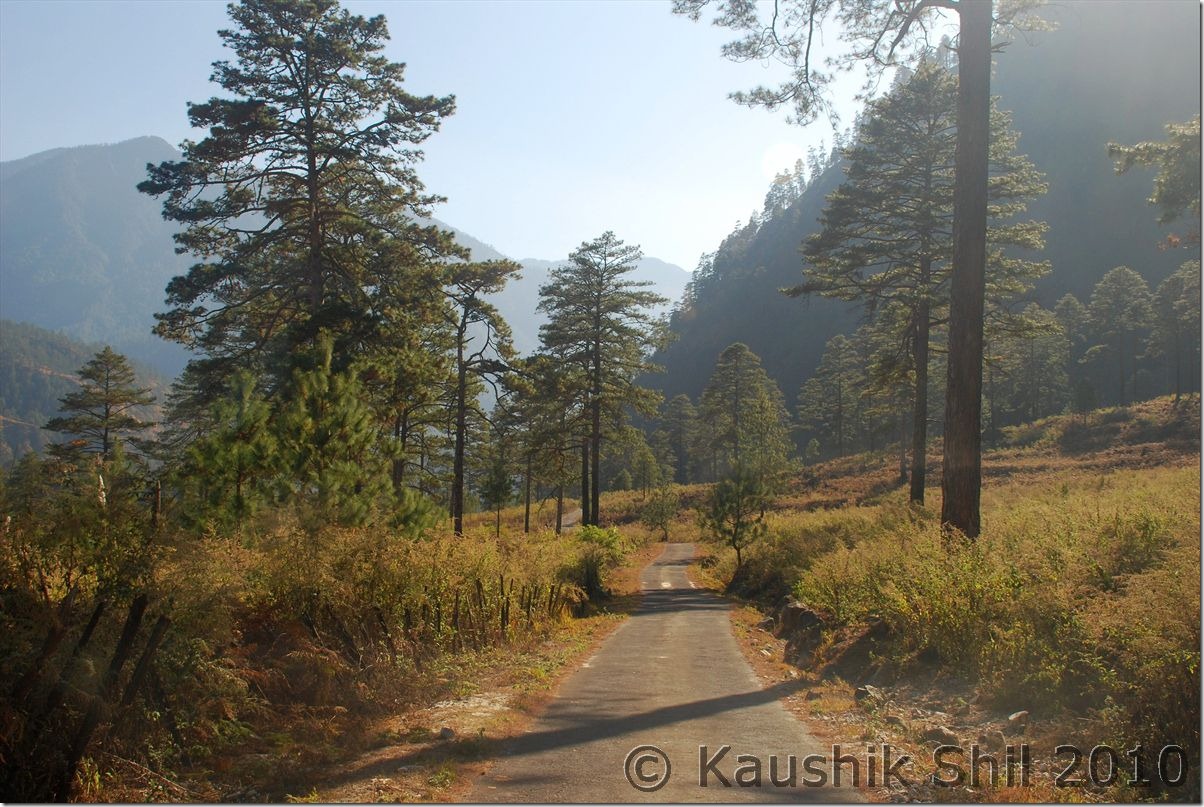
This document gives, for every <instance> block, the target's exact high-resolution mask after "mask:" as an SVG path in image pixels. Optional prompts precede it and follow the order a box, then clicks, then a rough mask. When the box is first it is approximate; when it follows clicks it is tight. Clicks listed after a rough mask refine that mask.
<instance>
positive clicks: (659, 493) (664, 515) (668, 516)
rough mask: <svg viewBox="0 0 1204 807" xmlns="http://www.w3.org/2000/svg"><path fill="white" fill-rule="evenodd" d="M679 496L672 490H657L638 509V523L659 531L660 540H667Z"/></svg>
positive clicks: (674, 517) (677, 507) (667, 488)
mask: <svg viewBox="0 0 1204 807" xmlns="http://www.w3.org/2000/svg"><path fill="white" fill-rule="evenodd" d="M680 507H681V495H680V494H678V492H677V491H676V490H674V489H672V488H669V487H665V488H658V489H657V490H656V491H655V492H653V494H652V497H651V498H650V499H648V502H647V503H646V504H645V505H644V506H643V507H641V508H640V521H641V522H642V523H643V524H644V525H645V526H646V527H648V528H649V529H652V530H660V531H661V540H662V541H668V540H669V527H670V525H671V524H672V523H673V522H674V520H675V519H676V518H677V511H678V509H679V508H680Z"/></svg>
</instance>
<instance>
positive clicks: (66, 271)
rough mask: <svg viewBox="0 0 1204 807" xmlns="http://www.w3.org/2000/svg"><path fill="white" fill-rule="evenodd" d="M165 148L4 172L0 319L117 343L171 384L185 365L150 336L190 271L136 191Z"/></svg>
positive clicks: (50, 159)
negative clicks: (172, 285)
mask: <svg viewBox="0 0 1204 807" xmlns="http://www.w3.org/2000/svg"><path fill="white" fill-rule="evenodd" d="M178 157H179V153H178V152H176V150H175V149H173V148H172V147H171V146H170V145H169V144H168V143H167V142H166V141H165V140H162V139H160V138H157V137H140V138H137V139H135V140H127V141H125V142H122V143H117V144H113V145H101V146H80V147H78V148H65V149H53V150H51V151H44V152H41V153H39V154H34V155H32V156H30V157H26V158H24V159H20V160H11V161H8V162H4V163H0V317H6V318H9V319H15V320H20V321H24V322H30V323H33V324H36V325H39V326H41V327H43V328H48V329H50V330H54V331H61V332H63V333H65V334H67V335H69V336H71V337H74V338H76V339H80V340H84V341H87V342H98V343H105V344H110V345H112V346H113V349H115V350H117V351H120V352H122V353H126V354H128V355H130V356H136V357H138V358H139V359H142V360H143V361H145V362H147V363H148V364H151V365H153V366H154V367H155V368H156V369H157V370H159V371H160V372H162V373H164V374H165V375H169V376H171V375H175V374H176V372H178V371H179V369H180V368H181V367H183V366H184V362H185V361H186V360H187V353H186V351H184V349H183V348H181V347H180V346H178V345H174V344H170V343H167V342H164V341H163V340H161V339H159V338H158V337H156V336H154V335H153V334H152V333H151V328H152V326H153V325H154V319H153V317H152V316H151V314H152V313H153V312H154V311H159V310H161V309H162V307H163V290H164V287H165V286H166V285H167V281H168V280H169V279H171V277H172V276H174V275H176V274H179V273H180V272H182V271H184V270H185V269H186V268H187V266H188V259H187V258H186V257H185V256H181V255H176V254H175V252H174V244H173V241H172V233H173V232H174V231H175V225H174V224H171V223H169V222H166V221H164V220H163V217H162V215H161V214H160V210H161V208H160V204H159V202H158V201H156V200H155V199H152V198H151V197H149V196H146V195H145V194H141V193H138V191H137V190H136V189H135V185H137V183H138V182H140V181H142V179H143V178H145V176H146V164H147V163H148V162H160V161H162V160H170V159H177V158H178Z"/></svg>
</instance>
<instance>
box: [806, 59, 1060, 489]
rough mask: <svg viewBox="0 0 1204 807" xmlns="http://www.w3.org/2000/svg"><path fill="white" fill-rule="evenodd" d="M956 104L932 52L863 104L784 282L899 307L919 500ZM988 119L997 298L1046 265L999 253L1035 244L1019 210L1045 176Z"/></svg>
mask: <svg viewBox="0 0 1204 807" xmlns="http://www.w3.org/2000/svg"><path fill="white" fill-rule="evenodd" d="M956 105H957V81H956V78H955V77H954V76H953V75H952V74H951V73H949V71H948V70H946V69H945V68H943V67H941V66H940V65H938V64H936V63H934V62H931V61H925V62H923V63H921V65H920V66H919V68H918V70H917V71H916V73H915V74H914V75H912V76H911V77H910V78H907V79H905V80H903V81H901V82H900V83H899V84H898V85H897V86H896V87H895V88H894V89H893V90H892V92H891V93H890V94H888V95H887V96H886V97H884V98H882V99H880V100H878V101H875V102H872V103H871V104H870V106H869V109H868V110H867V112H866V114H865V116H864V117H863V118H862V122H861V125H860V126H859V127H858V130H857V138H856V142H855V143H854V145H853V146H851V147H850V148H849V149H848V150H847V151H846V153H845V159H846V163H847V167H846V175H847V178H846V181H845V183H844V184H843V185H841V186H840V187H839V188H838V189H837V190H836V191H834V192H833V193H832V194H831V195H830V196H829V197H828V205H827V207H826V208H825V210H824V213H823V215H822V218H821V223H822V226H823V228H822V230H821V231H820V232H819V233H817V234H816V235H814V236H813V237H812V238H811V239H809V240H808V242H807V243H806V244H805V246H804V260H805V261H806V270H805V271H806V279H805V281H804V282H803V283H802V284H801V285H799V286H796V287H794V288H792V289H788V290H787V293H788V294H791V295H794V296H798V295H806V294H822V295H824V296H828V297H834V298H837V299H842V300H852V301H857V302H860V303H862V304H863V305H864V306H865V308H866V311H867V313H868V314H869V315H870V316H873V315H874V314H875V313H876V312H878V311H879V310H880V309H882V308H883V307H885V306H888V305H897V306H901V307H902V308H901V312H904V313H905V316H901V317H898V327H899V333H898V341H899V343H901V344H905V345H906V346H907V349H908V357H907V358H908V363H909V365H910V366H909V367H908V368H905V370H906V371H907V372H910V373H911V374H912V377H913V379H914V387H913V390H914V392H913V401H912V407H911V408H912V411H913V416H912V439H911V444H912V445H911V454H912V465H911V491H910V495H911V500H912V501H915V502H923V500H924V486H925V485H924V483H925V474H926V467H925V464H926V463H925V454H926V446H927V436H928V433H927V421H928V384H929V382H928V376H929V353H930V342H931V339H932V335H931V334H932V330H933V329H934V328H941V327H944V326H945V324H946V323H947V322H948V317H949V295H950V285H949V284H950V278H951V266H952V264H951V258H952V254H953V246H954V242H953V218H954V204H953V202H954V190H955V172H954V162H955V148H956V143H957V111H956ZM991 117H992V120H991V149H990V169H991V178H990V183H989V186H988V194H989V200H990V208H989V212H990V216H991V219H992V226H991V227H990V229H989V232H988V240H989V249H988V253H989V254H988V268H987V285H986V294H987V297H988V300H991V301H994V300H997V299H999V298H1000V297H1003V296H1008V295H1014V294H1016V293H1017V292H1019V291H1022V290H1024V288H1025V287H1026V286H1027V284H1028V283H1029V282H1030V281H1031V280H1032V279H1034V278H1035V277H1038V276H1039V275H1040V274H1042V273H1043V272H1044V271H1045V270H1047V268H1048V267H1047V266H1045V265H1043V264H1038V263H1033V262H1030V261H1025V260H1021V259H1018V258H1015V257H1012V256H1010V255H1008V254H1005V252H1004V247H1005V246H1011V247H1017V246H1018V247H1023V248H1027V249H1038V248H1040V247H1041V246H1042V235H1043V233H1044V230H1045V227H1044V225H1043V224H1038V223H1036V222H1018V221H1016V220H1015V217H1016V216H1017V215H1018V214H1020V213H1022V212H1023V210H1024V208H1025V205H1026V202H1027V200H1028V199H1029V198H1031V197H1033V196H1035V195H1037V194H1038V193H1041V192H1043V191H1044V185H1042V184H1041V182H1040V179H1039V175H1038V174H1037V172H1036V171H1035V169H1034V168H1033V166H1032V164H1031V163H1030V162H1029V161H1028V160H1027V159H1026V158H1025V157H1023V156H1022V155H1018V154H1016V152H1015V146H1016V142H1017V139H1018V136H1017V135H1016V134H1015V133H1014V132H1012V131H1011V130H1010V129H1009V119H1008V116H1007V115H1006V114H1005V113H1003V112H1001V111H1000V110H998V109H993V111H992V116H991ZM1004 222H1006V223H1004Z"/></svg>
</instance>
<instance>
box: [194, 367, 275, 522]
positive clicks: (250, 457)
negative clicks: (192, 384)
mask: <svg viewBox="0 0 1204 807" xmlns="http://www.w3.org/2000/svg"><path fill="white" fill-rule="evenodd" d="M230 388H231V391H230V395H229V396H228V397H226V398H223V399H220V400H218V401H216V402H215V403H214V404H213V406H212V408H211V412H210V415H209V418H208V421H207V422H208V424H209V425H208V428H207V429H206V433H205V434H204V436H202V437H200V438H199V439H197V440H195V441H193V442H192V443H191V444H190V445H189V447H188V451H187V461H186V463H185V464H184V467H183V469H182V471H181V472H180V473H179V474H177V476H178V477H179V481H180V483H181V485H182V486H183V487H184V488H186V489H188V488H192V489H194V490H195V500H194V499H192V498H188V499H186V500H185V503H184V507H183V508H182V509H183V517H184V520H185V521H189V522H194V523H198V524H203V523H205V522H207V521H209V520H213V521H217V522H218V523H232V524H242V523H243V522H244V521H245V520H246V519H247V518H248V517H250V516H252V515H254V513H255V512H256V511H257V510H258V509H259V507H260V506H261V505H263V504H264V503H266V502H269V501H271V500H272V498H273V489H274V483H275V482H276V478H277V475H278V474H279V473H280V470H281V469H280V455H279V451H278V441H277V439H276V435H275V434H274V432H273V431H272V424H271V422H270V417H271V408H270V407H269V406H268V403H267V401H266V400H264V398H263V396H262V395H260V394H259V392H258V391H257V390H256V388H255V379H254V378H253V377H252V376H251V375H250V374H249V373H246V372H241V373H239V374H238V375H236V376H235V378H234V380H233V381H232V382H231V384H230Z"/></svg>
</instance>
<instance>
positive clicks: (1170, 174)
mask: <svg viewBox="0 0 1204 807" xmlns="http://www.w3.org/2000/svg"><path fill="white" fill-rule="evenodd" d="M1108 154H1109V156H1111V157H1112V158H1113V159H1114V160H1115V161H1116V173H1118V174H1123V173H1125V172H1126V171H1128V170H1129V169H1131V168H1133V167H1134V166H1138V165H1140V166H1144V167H1150V168H1157V169H1158V174H1157V176H1155V178H1154V193H1153V194H1152V195H1151V196H1150V204H1152V205H1157V206H1158V209H1159V214H1158V221H1159V223H1161V224H1171V223H1173V222H1175V221H1177V220H1178V219H1180V218H1181V217H1183V216H1184V215H1185V214H1186V215H1187V217H1188V218H1189V222H1188V229H1187V232H1186V233H1184V234H1183V235H1171V236H1168V238H1167V240H1166V246H1170V247H1177V246H1180V245H1184V246H1191V245H1196V246H1198V245H1199V243H1200V115H1199V113H1197V114H1196V115H1195V117H1193V118H1192V119H1191V120H1188V121H1185V122H1183V123H1168V124H1167V126H1166V140H1163V141H1158V142H1148V143H1138V144H1136V145H1134V146H1121V145H1118V144H1116V143H1109V144H1108Z"/></svg>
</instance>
